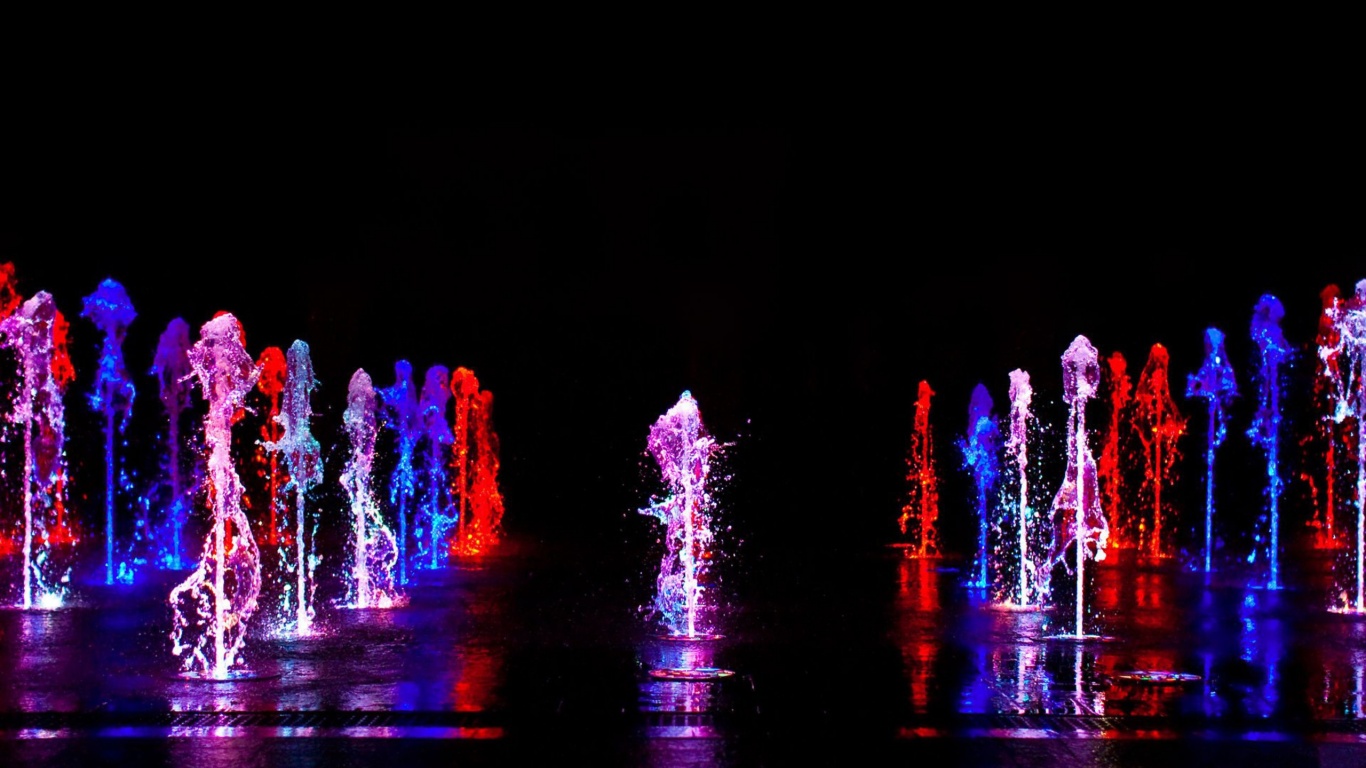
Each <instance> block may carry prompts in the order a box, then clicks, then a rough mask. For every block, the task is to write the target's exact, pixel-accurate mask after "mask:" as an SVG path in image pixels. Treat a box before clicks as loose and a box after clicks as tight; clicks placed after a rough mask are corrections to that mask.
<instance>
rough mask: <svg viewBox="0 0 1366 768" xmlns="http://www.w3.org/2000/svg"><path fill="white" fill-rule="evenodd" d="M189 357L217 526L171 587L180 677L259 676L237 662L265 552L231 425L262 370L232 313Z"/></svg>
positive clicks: (208, 329) (215, 323)
mask: <svg viewBox="0 0 1366 768" xmlns="http://www.w3.org/2000/svg"><path fill="white" fill-rule="evenodd" d="M189 360H190V367H191V369H192V370H193V372H194V376H195V377H196V379H197V380H198V383H199V386H200V389H201V391H202V392H203V395H204V398H205V400H207V401H208V412H207V413H206V414H205V417H204V442H205V444H206V445H207V447H208V450H209V459H208V471H209V500H210V506H211V507H212V509H213V525H212V527H211V529H210V530H209V533H208V535H207V536H205V538H204V550H203V554H202V555H201V557H200V559H199V566H198V567H197V568H196V569H195V570H194V571H193V572H192V573H191V574H190V576H189V578H187V579H185V580H184V581H183V582H181V583H180V584H178V585H177V586H176V587H175V588H174V589H173V590H171V595H170V604H171V609H172V613H173V618H174V624H173V627H172V629H171V643H172V647H171V652H172V654H173V655H175V656H178V657H180V658H181V677H184V678H186V679H192V680H215V681H221V680H232V679H241V678H247V677H254V676H256V675H254V674H253V673H252V672H250V671H248V670H246V669H243V668H241V667H239V666H238V665H239V664H240V663H241V661H242V648H243V646H244V645H245V643H246V638H247V624H248V622H249V621H250V619H251V617H252V614H254V613H255V612H256V607H257V602H256V601H257V597H258V596H259V595H260V591H261V555H260V552H259V551H258V550H257V547H256V539H255V538H254V537H253V536H252V532H251V524H250V522H248V520H247V516H246V514H245V513H244V512H243V511H242V494H243V490H244V489H243V487H242V481H241V479H240V478H239V477H238V476H237V470H236V468H235V466H234V462H233V457H232V425H233V423H234V422H236V421H237V420H238V418H240V416H241V414H242V409H243V408H244V407H245V403H246V396H247V393H248V392H250V391H251V390H252V388H253V387H254V386H256V377H257V375H258V374H259V370H258V369H257V367H256V364H255V362H253V361H252V359H251V356H250V355H248V354H247V350H246V345H245V334H244V333H243V330H242V327H241V326H240V325H239V324H238V322H237V318H236V317H234V316H233V315H232V314H231V313H226V312H220V313H219V314H218V315H217V316H215V317H214V318H213V319H212V320H210V321H208V322H207V323H205V324H204V325H203V326H202V327H201V328H200V332H199V341H197V342H195V344H194V346H193V347H191V348H190V351H189Z"/></svg>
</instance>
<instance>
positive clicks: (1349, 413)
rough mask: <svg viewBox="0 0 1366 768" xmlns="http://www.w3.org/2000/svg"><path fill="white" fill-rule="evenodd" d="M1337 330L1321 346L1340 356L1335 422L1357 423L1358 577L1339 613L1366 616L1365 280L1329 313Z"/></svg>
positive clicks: (1335, 382)
mask: <svg viewBox="0 0 1366 768" xmlns="http://www.w3.org/2000/svg"><path fill="white" fill-rule="evenodd" d="M1326 312H1327V314H1328V316H1329V317H1330V318H1331V319H1332V321H1333V328H1334V329H1335V330H1336V331H1337V341H1336V343H1335V344H1334V345H1333V346H1331V347H1320V348H1319V355H1320V357H1322V358H1327V357H1329V356H1335V357H1337V358H1338V359H1337V365H1335V366H1334V367H1333V368H1332V370H1333V390H1332V391H1333V402H1334V404H1335V407H1334V409H1333V420H1334V421H1335V422H1336V423H1338V424H1342V423H1344V422H1345V421H1347V420H1348V419H1351V420H1352V421H1353V422H1355V424H1356V437H1357V439H1356V454H1357V477H1356V504H1357V509H1356V550H1355V562H1354V563H1353V565H1354V566H1355V567H1354V568H1353V569H1352V573H1353V576H1354V577H1355V578H1354V580H1353V583H1352V584H1351V585H1350V586H1349V587H1348V590H1347V591H1348V595H1350V597H1349V599H1348V600H1345V601H1341V602H1343V603H1345V605H1341V606H1340V610H1343V611H1344V612H1345V611H1350V612H1352V613H1366V450H1363V449H1362V446H1361V437H1362V429H1361V422H1362V416H1363V415H1366V279H1363V280H1360V281H1358V282H1357V284H1356V295H1354V296H1353V297H1352V298H1350V299H1348V300H1346V301H1342V300H1337V301H1334V302H1333V306H1332V307H1330V308H1329V309H1328V310H1326Z"/></svg>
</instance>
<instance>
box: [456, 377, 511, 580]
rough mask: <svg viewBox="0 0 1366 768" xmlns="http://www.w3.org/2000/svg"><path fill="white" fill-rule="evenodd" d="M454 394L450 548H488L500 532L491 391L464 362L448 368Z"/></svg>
mask: <svg viewBox="0 0 1366 768" xmlns="http://www.w3.org/2000/svg"><path fill="white" fill-rule="evenodd" d="M451 394H452V395H453V396H454V399H455V431H454V437H455V442H454V444H453V445H452V454H453V456H452V466H453V467H454V468H455V474H456V477H455V481H454V483H455V490H454V492H453V493H452V495H453V496H454V497H455V498H457V499H458V500H459V521H460V522H459V528H458V529H457V535H456V540H455V542H454V544H453V546H452V548H451V552H452V554H455V555H461V556H466V557H471V556H478V555H482V554H485V553H487V552H488V551H489V550H490V549H492V548H493V547H494V546H495V545H497V543H498V540H499V538H500V537H501V535H502V529H501V525H502V517H503V497H502V494H500V493H499V491H498V435H497V433H495V432H494V431H493V394H492V393H490V392H489V391H488V390H481V389H479V380H478V379H477V378H476V377H475V375H474V372H473V371H471V370H469V369H468V368H457V369H455V373H453V374H451Z"/></svg>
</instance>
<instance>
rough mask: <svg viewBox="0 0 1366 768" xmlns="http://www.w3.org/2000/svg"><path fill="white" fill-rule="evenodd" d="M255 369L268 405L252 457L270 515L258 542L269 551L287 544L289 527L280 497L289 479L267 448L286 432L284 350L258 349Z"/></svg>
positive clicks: (259, 386) (276, 455)
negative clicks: (282, 417) (282, 399)
mask: <svg viewBox="0 0 1366 768" xmlns="http://www.w3.org/2000/svg"><path fill="white" fill-rule="evenodd" d="M256 367H257V368H258V369H260V371H261V375H260V376H258V377H257V378H256V389H257V391H259V392H260V393H261V394H263V395H265V397H266V402H267V407H266V417H265V419H264V420H263V421H262V422H261V437H260V438H259V439H258V440H257V441H256V446H257V450H256V454H255V459H256V465H257V466H258V467H259V475H260V476H262V478H263V479H264V480H265V482H264V486H265V492H266V503H265V507H266V511H267V512H268V513H269V515H270V516H269V518H268V519H267V520H264V521H262V523H261V526H260V527H262V528H264V529H265V533H264V535H263V536H261V542H262V544H263V545H268V546H270V547H271V548H276V547H279V546H281V545H282V544H283V545H284V546H286V547H288V546H289V543H290V542H286V541H283V539H284V538H288V536H282V533H284V531H287V530H288V528H287V523H286V522H285V519H284V518H285V515H284V514H283V513H282V509H281V507H282V500H281V498H280V495H281V490H282V488H283V486H284V485H285V483H287V482H288V480H289V478H288V477H286V476H284V475H285V473H283V472H282V471H281V470H280V454H279V452H278V451H272V450H270V449H269V448H268V447H267V446H269V445H270V444H272V443H277V442H279V440H280V438H281V437H282V436H283V434H284V429H285V428H284V422H283V421H281V420H280V396H281V395H282V394H284V391H285V377H286V376H287V374H288V372H287V369H286V365H285V353H284V351H283V350H281V349H280V348H279V347H266V348H265V349H263V350H261V355H260V357H258V358H256ZM282 528H283V529H284V531H282V530H281V529H282Z"/></svg>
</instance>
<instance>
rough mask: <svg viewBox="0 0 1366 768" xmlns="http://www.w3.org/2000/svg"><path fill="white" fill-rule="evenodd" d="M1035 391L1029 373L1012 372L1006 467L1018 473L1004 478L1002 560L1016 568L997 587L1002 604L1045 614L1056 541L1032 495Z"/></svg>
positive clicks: (1006, 571)
mask: <svg viewBox="0 0 1366 768" xmlns="http://www.w3.org/2000/svg"><path fill="white" fill-rule="evenodd" d="M1033 399H1034V389H1033V387H1032V386H1031V385H1030V383H1029V374H1028V373H1026V372H1024V371H1022V370H1020V369H1019V368H1016V369H1015V370H1013V371H1011V372H1010V433H1009V435H1007V436H1006V442H1005V453H1006V465H1007V466H1010V467H1013V470H1014V471H1013V472H1011V473H1009V474H1006V475H1004V476H1003V479H1004V480H1005V482H1004V485H1005V491H1006V493H1005V494H1004V498H1005V500H1006V501H1007V504H1006V505H1005V509H1006V510H1007V515H1006V517H1005V518H1004V519H1003V520H1002V522H1001V524H1000V525H999V526H998V528H999V529H1000V530H1001V531H1002V533H1003V536H1004V538H1005V541H1003V543H1002V545H1001V548H1000V555H1002V556H1004V555H1005V553H1007V552H1008V553H1009V554H1010V563H1011V565H1012V566H1013V570H1012V569H1007V568H1001V569H999V571H1000V577H998V578H997V580H996V583H995V584H994V589H993V592H994V597H995V601H996V603H997V604H998V605H1001V606H1003V607H1008V608H1012V609H1016V610H1039V609H1041V608H1042V607H1043V606H1044V605H1045V604H1046V602H1047V600H1048V595H1049V571H1048V568H1046V567H1040V563H1041V562H1042V561H1043V559H1044V556H1045V554H1046V553H1047V545H1048V542H1049V540H1050V539H1051V538H1052V533H1051V531H1049V529H1048V526H1047V523H1048V520H1047V518H1046V517H1043V516H1040V515H1039V514H1037V512H1036V511H1035V508H1034V504H1033V502H1032V497H1031V496H1030V490H1031V488H1032V487H1035V484H1034V483H1032V482H1031V479H1030V474H1031V472H1032V471H1033V470H1032V469H1031V466H1030V461H1029V446H1030V444H1031V442H1033V440H1032V433H1033V431H1034V425H1035V418H1034V414H1033V413H1032V412H1031V411H1030V405H1031V401H1032V400H1033Z"/></svg>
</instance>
